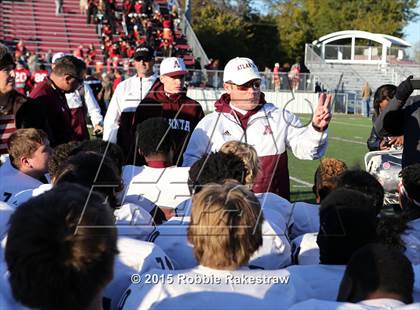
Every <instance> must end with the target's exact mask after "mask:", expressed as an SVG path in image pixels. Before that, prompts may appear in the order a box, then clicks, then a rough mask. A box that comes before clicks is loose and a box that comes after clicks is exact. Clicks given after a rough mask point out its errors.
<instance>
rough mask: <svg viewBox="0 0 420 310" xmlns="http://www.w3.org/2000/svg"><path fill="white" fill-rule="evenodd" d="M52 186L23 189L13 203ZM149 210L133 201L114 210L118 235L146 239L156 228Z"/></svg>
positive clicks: (16, 204)
mask: <svg viewBox="0 0 420 310" xmlns="http://www.w3.org/2000/svg"><path fill="white" fill-rule="evenodd" d="M52 187H53V186H52V184H42V185H41V186H39V187H37V188H35V189H28V190H25V191H21V192H19V193H17V194H16V195H15V196H14V197H13V198H12V200H11V201H12V203H11V205H12V206H14V207H17V206H19V205H20V204H22V203H24V202H26V201H27V200H29V199H31V198H32V197H36V196H38V195H41V194H43V193H45V192H46V191H49V190H50V189H51V188H52ZM147 205H148V204H147ZM149 211H150V210H149ZM149 211H147V210H145V209H144V208H143V207H142V206H139V205H136V204H132V203H127V204H123V205H122V206H120V207H119V208H118V209H116V210H115V211H114V217H115V225H116V226H117V229H118V235H119V236H130V237H132V238H135V239H139V240H146V239H147V238H148V237H149V235H150V234H151V233H152V232H153V231H154V229H155V228H154V224H153V220H152V217H151V215H150V213H149Z"/></svg>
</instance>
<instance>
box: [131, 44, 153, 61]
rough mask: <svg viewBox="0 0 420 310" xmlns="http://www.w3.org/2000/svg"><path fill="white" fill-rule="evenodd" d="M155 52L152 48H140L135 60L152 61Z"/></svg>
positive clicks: (136, 52) (137, 50)
mask: <svg viewBox="0 0 420 310" xmlns="http://www.w3.org/2000/svg"><path fill="white" fill-rule="evenodd" d="M154 56H155V51H154V50H153V48H151V47H150V46H147V45H144V46H139V47H137V48H136V51H135V52H134V56H133V58H134V60H146V61H150V60H152V59H153V58H154Z"/></svg>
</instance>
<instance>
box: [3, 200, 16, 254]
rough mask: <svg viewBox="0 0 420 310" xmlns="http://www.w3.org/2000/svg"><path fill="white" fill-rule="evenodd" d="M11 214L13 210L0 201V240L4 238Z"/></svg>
mask: <svg viewBox="0 0 420 310" xmlns="http://www.w3.org/2000/svg"><path fill="white" fill-rule="evenodd" d="M13 212H14V208H12V207H11V206H9V205H8V204H7V203H5V202H2V201H0V239H3V238H4V236H5V235H6V233H7V231H8V229H9V227H8V223H9V219H10V216H11V215H12V213H13ZM0 260H1V257H0Z"/></svg>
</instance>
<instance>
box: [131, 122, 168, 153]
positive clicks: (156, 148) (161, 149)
mask: <svg viewBox="0 0 420 310" xmlns="http://www.w3.org/2000/svg"><path fill="white" fill-rule="evenodd" d="M137 146H138V149H139V150H140V151H141V153H142V154H143V156H149V155H153V154H164V155H167V154H169V152H170V151H171V149H173V148H174V137H173V132H172V130H171V126H170V125H169V122H168V120H167V119H166V118H162V117H153V118H149V119H147V120H145V121H143V122H141V123H140V124H139V125H138V126H137Z"/></svg>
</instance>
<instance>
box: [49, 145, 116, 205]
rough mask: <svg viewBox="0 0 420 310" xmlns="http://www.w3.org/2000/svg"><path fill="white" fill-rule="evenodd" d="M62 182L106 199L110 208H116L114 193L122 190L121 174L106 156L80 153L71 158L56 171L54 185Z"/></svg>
mask: <svg viewBox="0 0 420 310" xmlns="http://www.w3.org/2000/svg"><path fill="white" fill-rule="evenodd" d="M63 182H67V183H76V184H80V185H82V186H84V187H86V188H89V189H93V190H94V191H97V192H99V193H101V194H103V195H105V197H106V198H107V200H108V202H109V204H110V206H111V207H112V208H114V209H115V208H117V205H118V204H117V198H116V196H115V192H118V191H121V190H122V181H121V174H120V173H119V171H118V169H117V167H116V166H115V164H114V163H113V162H112V161H111V160H110V159H109V158H108V157H106V156H103V155H100V154H97V153H94V152H82V153H79V154H76V155H74V156H71V157H70V158H69V159H68V160H67V161H66V162H65V163H64V164H63V165H61V166H60V168H59V170H58V171H57V175H56V178H55V179H54V184H60V183H63Z"/></svg>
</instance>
